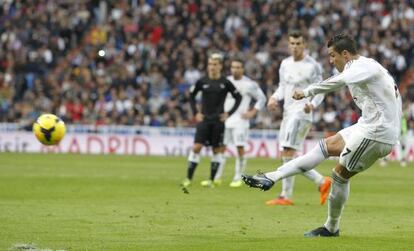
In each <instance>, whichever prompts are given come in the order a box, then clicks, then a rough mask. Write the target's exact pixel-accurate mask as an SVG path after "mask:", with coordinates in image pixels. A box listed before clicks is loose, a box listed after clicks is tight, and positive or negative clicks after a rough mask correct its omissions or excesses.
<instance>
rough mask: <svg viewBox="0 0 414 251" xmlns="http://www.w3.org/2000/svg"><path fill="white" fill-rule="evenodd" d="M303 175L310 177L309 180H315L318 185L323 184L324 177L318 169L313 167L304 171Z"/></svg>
mask: <svg viewBox="0 0 414 251" xmlns="http://www.w3.org/2000/svg"><path fill="white" fill-rule="evenodd" d="M303 176H305V177H306V178H308V179H309V180H311V181H313V182H314V183H315V184H316V185H318V186H320V185H322V183H323V181H324V178H323V176H322V175H321V174H320V173H319V172H318V171H316V170H314V169H312V170H309V171H307V172H304V173H303Z"/></svg>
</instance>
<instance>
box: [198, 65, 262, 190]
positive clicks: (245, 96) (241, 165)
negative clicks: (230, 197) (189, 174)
mask: <svg viewBox="0 0 414 251" xmlns="http://www.w3.org/2000/svg"><path fill="white" fill-rule="evenodd" d="M227 79H228V80H230V81H231V82H232V83H233V84H234V86H235V87H236V88H237V90H238V91H239V93H240V94H241V95H242V102H241V104H240V106H239V108H238V109H237V111H236V112H235V113H233V115H231V116H230V117H229V118H228V119H227V120H226V122H225V127H226V129H225V132H224V146H223V149H222V152H223V155H222V156H223V161H222V162H221V164H220V168H219V170H218V172H217V175H216V177H215V180H214V182H215V183H216V184H220V183H221V176H222V174H223V170H224V166H225V163H226V159H225V156H224V151H225V149H226V146H228V145H235V146H236V147H237V158H236V163H235V167H234V171H235V173H234V177H233V180H232V182H231V183H230V187H240V186H242V180H241V174H242V173H243V172H244V170H245V167H246V161H247V160H246V159H245V157H244V147H245V145H246V143H247V139H248V137H249V128H250V119H252V118H253V117H254V116H256V114H257V112H258V111H259V110H261V109H263V107H264V106H265V104H266V96H265V94H264V93H263V91H262V89H260V87H259V85H258V84H257V83H256V82H255V81H253V80H252V79H250V78H249V77H247V76H245V75H244V62H243V60H241V59H233V60H232V62H231V76H228V77H227ZM252 99H255V100H256V102H255V104H254V106H253V107H252V108H251V107H250V103H251V101H252ZM234 103H235V99H234V98H233V96H232V95H229V94H228V95H227V98H226V102H225V103H224V110H225V111H229V110H230V109H231V108H232V107H233V106H234ZM205 184H207V182H205Z"/></svg>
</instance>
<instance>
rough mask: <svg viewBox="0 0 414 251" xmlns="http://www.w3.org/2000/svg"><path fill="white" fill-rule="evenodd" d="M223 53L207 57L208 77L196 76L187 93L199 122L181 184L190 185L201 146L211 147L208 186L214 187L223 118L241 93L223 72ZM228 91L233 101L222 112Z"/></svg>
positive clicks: (221, 142) (237, 102)
mask: <svg viewBox="0 0 414 251" xmlns="http://www.w3.org/2000/svg"><path fill="white" fill-rule="evenodd" d="M222 69H223V56H222V55H221V54H218V53H213V54H211V55H210V57H209V58H208V66H207V74H208V75H207V77H202V78H201V79H199V80H198V81H197V82H196V83H195V85H194V86H192V90H191V93H190V104H191V109H192V111H193V114H194V115H195V119H196V121H197V122H198V124H197V129H196V134H195V138H194V145H193V149H192V150H191V151H190V154H189V156H188V169H187V178H186V179H185V180H184V181H183V182H182V183H181V185H182V186H183V187H188V186H190V185H191V181H192V179H193V175H194V171H195V169H196V168H197V165H198V163H199V162H200V151H201V149H202V148H203V146H211V147H212V148H213V156H212V158H211V172H210V179H209V182H208V184H207V186H208V187H213V186H214V184H213V179H214V176H215V175H216V173H217V170H218V168H219V165H220V162H221V159H222V157H221V154H220V147H221V146H222V145H223V135H224V121H225V120H226V119H227V118H228V117H229V116H230V115H231V114H233V113H234V112H235V111H236V110H237V108H238V107H239V105H240V102H241V99H242V97H241V95H240V93H239V92H238V91H237V89H236V87H234V85H233V84H232V83H231V82H230V81H229V80H228V79H227V78H225V77H224V76H222V73H221V72H222ZM199 92H201V94H202V98H201V110H198V108H197V104H196V96H197V94H198V93H199ZM228 93H230V94H231V95H232V96H233V97H234V99H235V101H236V102H235V104H234V106H233V107H232V108H231V110H230V111H229V112H224V101H225V100H226V96H227V94H228Z"/></svg>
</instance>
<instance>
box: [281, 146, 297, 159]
mask: <svg viewBox="0 0 414 251" xmlns="http://www.w3.org/2000/svg"><path fill="white" fill-rule="evenodd" d="M295 153H296V150H295V149H293V148H290V147H283V151H282V157H293V156H294V155H295Z"/></svg>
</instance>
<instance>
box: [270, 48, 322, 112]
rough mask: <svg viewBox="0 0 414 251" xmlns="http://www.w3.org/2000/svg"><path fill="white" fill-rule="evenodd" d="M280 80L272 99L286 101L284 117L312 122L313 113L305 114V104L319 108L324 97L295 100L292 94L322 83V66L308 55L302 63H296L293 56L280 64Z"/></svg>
mask: <svg viewBox="0 0 414 251" xmlns="http://www.w3.org/2000/svg"><path fill="white" fill-rule="evenodd" d="M279 79H280V80H279V87H278V88H277V90H276V92H275V93H274V94H273V95H272V98H275V99H276V100H284V105H283V109H284V116H289V117H292V116H294V117H295V118H298V119H306V120H312V113H305V112H304V110H303V109H304V108H305V104H307V103H309V102H310V103H311V104H312V105H313V106H314V107H317V106H318V105H319V104H320V103H322V100H323V98H324V95H317V96H315V97H313V99H302V100H295V99H293V98H292V94H293V92H294V90H297V89H300V90H302V89H305V88H306V87H308V86H309V85H311V84H313V83H316V82H320V81H322V68H321V66H320V65H319V64H318V63H317V62H316V61H315V60H314V59H313V58H312V57H310V56H308V55H306V56H305V57H304V58H303V59H302V60H300V61H294V59H293V56H290V57H288V58H286V59H284V60H283V61H282V63H281V64H280V69H279Z"/></svg>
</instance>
